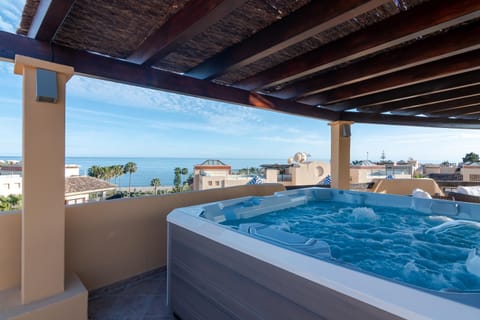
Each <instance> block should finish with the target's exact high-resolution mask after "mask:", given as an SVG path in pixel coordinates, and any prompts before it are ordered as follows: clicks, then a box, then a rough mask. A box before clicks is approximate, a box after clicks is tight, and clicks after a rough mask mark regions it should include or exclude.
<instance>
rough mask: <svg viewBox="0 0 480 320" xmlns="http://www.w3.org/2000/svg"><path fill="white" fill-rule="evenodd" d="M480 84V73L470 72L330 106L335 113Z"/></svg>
mask: <svg viewBox="0 0 480 320" xmlns="http://www.w3.org/2000/svg"><path fill="white" fill-rule="evenodd" d="M477 84H480V71H470V72H465V73H461V74H458V75H454V76H450V77H446V78H440V79H436V80H432V81H428V82H422V83H419V84H413V85H409V86H406V87H402V88H398V89H392V90H387V91H382V92H379V93H375V94H371V95H368V96H363V97H359V98H355V99H351V100H347V101H342V102H340V103H335V104H332V105H329V106H328V109H330V110H334V111H343V110H348V109H354V108H362V107H366V106H370V105H376V104H380V103H387V102H393V101H398V100H403V99H407V98H412V97H418V96H422V95H426V94H432V93H437V92H442V91H449V90H454V89H460V88H463V87H469V86H473V85H477Z"/></svg>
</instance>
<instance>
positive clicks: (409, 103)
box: [358, 85, 480, 113]
mask: <svg viewBox="0 0 480 320" xmlns="http://www.w3.org/2000/svg"><path fill="white" fill-rule="evenodd" d="M479 94H480V85H473V86H469V87H463V88H459V89H453V90H449V91H442V92H438V93H432V94H426V95H422V96H418V97H413V98H407V99H403V100H397V101H392V102H386V103H381V104H375V105H370V106H367V107H359V108H358V109H359V111H361V112H373V113H382V112H388V111H393V110H397V109H408V108H412V107H422V106H426V105H430V104H434V103H442V102H446V101H451V100H455V99H459V98H467V97H471V96H475V95H479Z"/></svg>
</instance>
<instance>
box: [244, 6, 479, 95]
mask: <svg viewBox="0 0 480 320" xmlns="http://www.w3.org/2000/svg"><path fill="white" fill-rule="evenodd" d="M479 16H480V1H471V0H458V1H451V0H436V1H429V2H426V3H423V4H420V5H418V6H416V7H414V8H412V9H411V10H407V11H405V12H402V13H399V14H397V15H394V16H392V17H391V18H388V19H386V20H384V21H381V22H379V23H376V24H373V25H371V26H369V27H366V28H365V29H362V30H360V31H358V32H355V33H352V34H350V35H348V36H346V37H343V38H341V39H339V40H337V41H334V42H331V43H329V44H326V45H324V46H321V47H319V48H317V49H315V50H312V51H310V52H308V53H306V54H302V55H300V56H298V57H295V58H293V59H291V60H289V61H286V62H284V63H281V64H279V65H277V66H275V67H273V68H271V69H268V70H265V71H263V72H260V73H257V74H255V75H253V76H251V77H249V78H246V79H244V80H242V81H239V82H237V83H236V84H235V86H236V87H238V88H243V89H247V90H258V89H260V88H265V87H269V86H274V85H278V84H280V83H282V82H286V81H293V80H295V79H299V78H302V77H305V76H308V75H310V74H313V73H316V72H319V71H321V70H325V69H327V68H330V67H333V66H335V65H338V64H341V63H344V62H347V61H351V60H354V59H358V58H361V57H364V56H367V55H370V54H372V53H375V52H378V51H381V50H383V49H386V48H390V47H393V46H396V45H399V44H401V43H403V42H406V41H410V40H413V39H416V38H418V37H421V36H424V35H426V34H429V33H433V32H436V31H439V30H442V29H445V28H448V27H450V26H453V25H456V24H459V23H462V22H465V21H468V20H471V19H475V18H477V17H479Z"/></svg>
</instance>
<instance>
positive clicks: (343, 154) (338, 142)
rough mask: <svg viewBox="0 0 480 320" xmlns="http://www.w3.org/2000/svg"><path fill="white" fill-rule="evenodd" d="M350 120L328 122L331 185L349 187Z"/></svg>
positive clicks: (341, 187) (339, 187)
mask: <svg viewBox="0 0 480 320" xmlns="http://www.w3.org/2000/svg"><path fill="white" fill-rule="evenodd" d="M352 124H353V122H351V121H335V122H330V123H329V125H330V128H331V137H330V145H331V162H330V171H331V177H332V183H331V187H332V188H335V189H341V190H348V189H350V135H351V131H350V125H352Z"/></svg>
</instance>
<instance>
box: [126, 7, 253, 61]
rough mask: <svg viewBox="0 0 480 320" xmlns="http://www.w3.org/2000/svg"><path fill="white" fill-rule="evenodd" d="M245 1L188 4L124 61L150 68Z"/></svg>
mask: <svg viewBox="0 0 480 320" xmlns="http://www.w3.org/2000/svg"><path fill="white" fill-rule="evenodd" d="M246 1H247V0H235V1H230V0H208V1H207V0H192V1H190V2H188V3H187V4H186V5H185V7H184V8H183V9H182V10H180V11H179V12H178V13H176V14H175V15H174V16H173V17H172V18H170V19H169V20H168V21H167V22H166V23H165V24H164V25H163V26H161V27H160V28H159V29H158V30H157V31H155V32H153V33H152V34H151V35H150V36H149V37H148V38H147V39H145V41H144V42H143V43H142V44H141V45H140V47H139V48H138V49H137V50H136V51H135V52H134V53H133V54H132V55H130V57H128V60H129V61H132V62H135V63H138V64H146V65H152V64H155V62H156V61H157V60H159V59H161V58H162V57H164V56H166V55H167V54H169V53H170V52H172V51H175V49H177V48H178V47H179V46H181V45H182V44H183V43H185V42H186V41H188V40H190V39H191V38H193V37H194V36H195V35H197V34H200V33H202V32H204V31H205V30H207V29H208V28H209V27H210V26H212V25H213V24H214V23H216V22H217V21H218V20H220V19H222V18H223V17H225V16H227V15H228V14H229V13H231V12H232V11H233V10H235V9H236V8H238V7H240V6H242V5H243V4H244V3H245V2H246Z"/></svg>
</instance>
